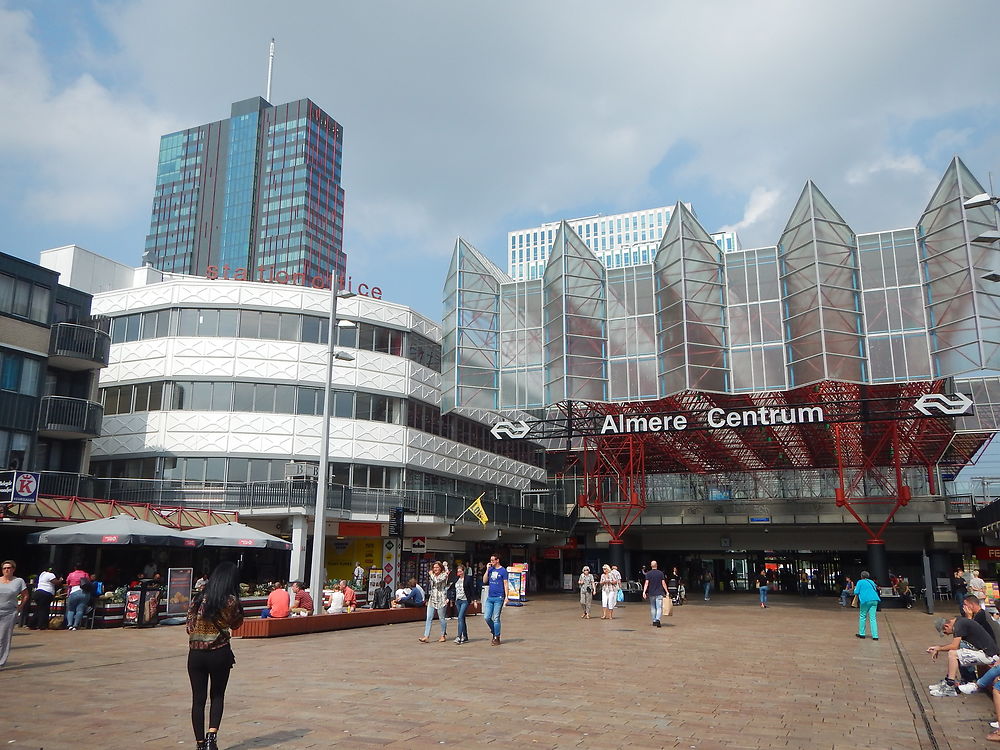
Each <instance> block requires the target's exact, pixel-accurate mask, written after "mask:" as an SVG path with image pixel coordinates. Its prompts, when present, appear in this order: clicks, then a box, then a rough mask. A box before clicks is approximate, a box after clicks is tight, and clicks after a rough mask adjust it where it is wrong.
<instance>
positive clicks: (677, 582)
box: [667, 567, 681, 604]
mask: <svg viewBox="0 0 1000 750" xmlns="http://www.w3.org/2000/svg"><path fill="white" fill-rule="evenodd" d="M667 591H669V592H670V600H671V603H673V604H681V598H680V592H681V574H680V571H679V570H677V568H676V567H674V568H672V569H671V570H670V575H669V576H667Z"/></svg>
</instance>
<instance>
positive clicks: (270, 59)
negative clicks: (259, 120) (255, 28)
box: [264, 37, 274, 104]
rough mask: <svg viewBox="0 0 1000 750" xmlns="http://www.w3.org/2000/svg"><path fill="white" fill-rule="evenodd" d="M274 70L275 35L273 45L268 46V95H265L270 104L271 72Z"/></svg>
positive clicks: (272, 40) (272, 39)
mask: <svg viewBox="0 0 1000 750" xmlns="http://www.w3.org/2000/svg"><path fill="white" fill-rule="evenodd" d="M273 70H274V37H271V46H270V47H269V48H268V52H267V95H266V96H265V97H264V98H265V99H267V102H268V104H270V103H271V73H272V71H273Z"/></svg>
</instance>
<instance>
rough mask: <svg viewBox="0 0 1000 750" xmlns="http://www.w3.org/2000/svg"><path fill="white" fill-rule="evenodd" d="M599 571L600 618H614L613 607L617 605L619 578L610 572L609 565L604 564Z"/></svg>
mask: <svg viewBox="0 0 1000 750" xmlns="http://www.w3.org/2000/svg"><path fill="white" fill-rule="evenodd" d="M602 570H603V571H604V572H603V573H601V607H603V608H604V614H602V615H601V619H602V620H613V619H615V607H617V606H618V589H619V588H620V586H621V584H620V581H621V578H619V577H618V576H615V575H614V574H613V573H612V572H611V566H610V565H605V566H604V567H603V568H602Z"/></svg>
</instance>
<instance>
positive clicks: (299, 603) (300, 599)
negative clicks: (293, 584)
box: [295, 589, 313, 612]
mask: <svg viewBox="0 0 1000 750" xmlns="http://www.w3.org/2000/svg"><path fill="white" fill-rule="evenodd" d="M295 607H296V608H297V609H308V610H309V611H310V612H312V610H313V598H312V596H310V594H309V592H308V591H304V590H301V589H300V590H299V591H296V592H295Z"/></svg>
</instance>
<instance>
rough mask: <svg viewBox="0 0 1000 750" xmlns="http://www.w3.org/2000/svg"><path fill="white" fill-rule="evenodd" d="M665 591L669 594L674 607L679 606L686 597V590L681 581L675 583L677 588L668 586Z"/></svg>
mask: <svg viewBox="0 0 1000 750" xmlns="http://www.w3.org/2000/svg"><path fill="white" fill-rule="evenodd" d="M667 591H668V593H669V594H670V601H671V602H673V604H674V606H675V607H679V606H680V605H682V604H683V603H684V600H685V599H687V590H686V589H685V588H684V584H683V583H679V584H677V588H671V587H669V586H668V587H667Z"/></svg>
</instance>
